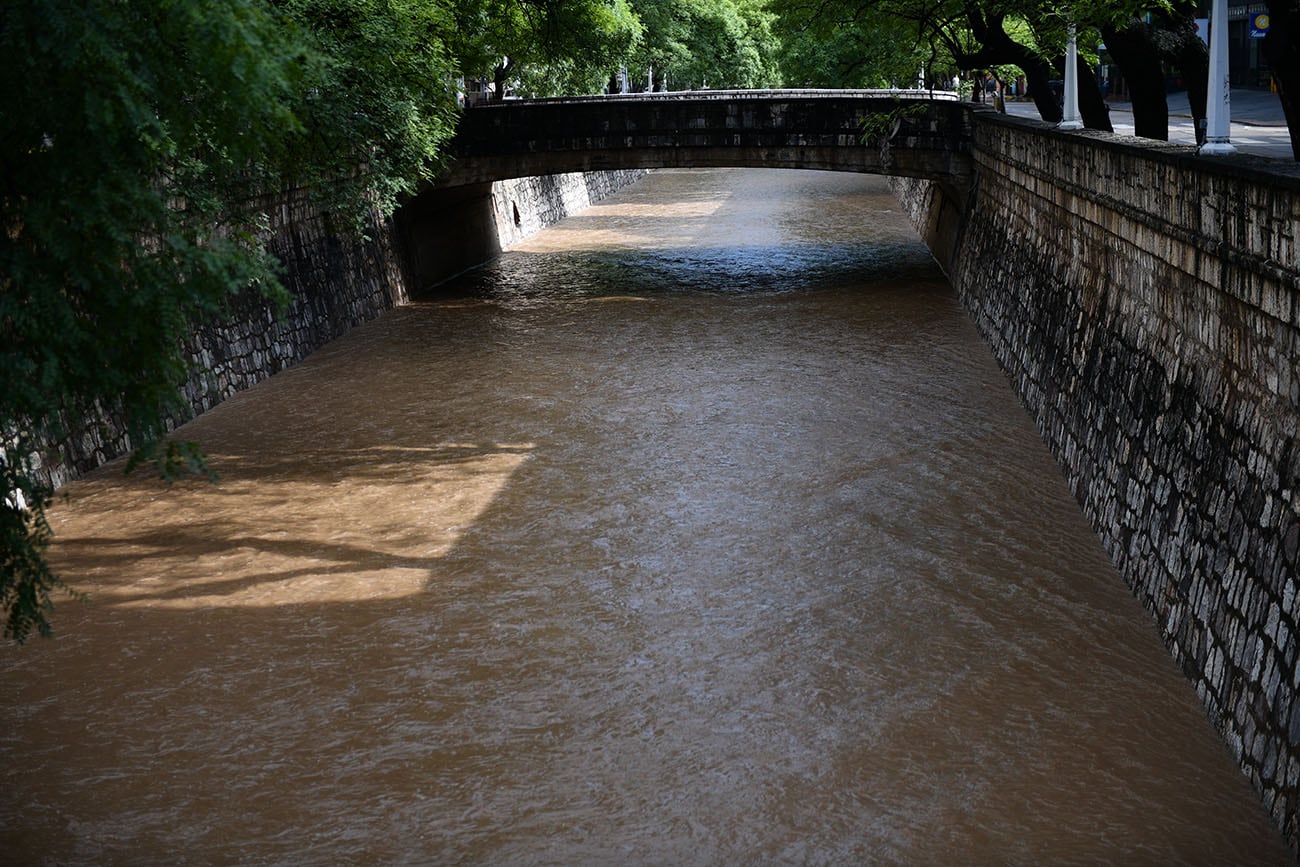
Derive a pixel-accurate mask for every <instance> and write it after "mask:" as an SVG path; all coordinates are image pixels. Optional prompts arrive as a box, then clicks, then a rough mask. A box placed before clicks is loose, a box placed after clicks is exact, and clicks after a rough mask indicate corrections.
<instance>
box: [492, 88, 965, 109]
mask: <svg viewBox="0 0 1300 867" xmlns="http://www.w3.org/2000/svg"><path fill="white" fill-rule="evenodd" d="M753 98H761V99H782V98H788V99H846V98H847V99H855V98H857V99H898V100H916V101H920V102H957V101H959V100H960V99H961V96H960V94H958V93H956V92H954V91H951V90H908V89H905V88H896V87H895V88H874V89H857V90H830V89H825V88H773V89H770V90H754V89H750V90H667V91H654V92H643V93H598V94H589V95H583V96H548V97H528V98H521V97H506V99H505V100H504V101H502V102H478V103H475V104H474V106H473V108H474V109H475V110H477V109H480V108H500V107H502V106H509V105H520V104H525V105H577V104H585V103H592V102H608V101H625V100H626V101H638V102H677V101H684V100H692V101H701V100H716V101H734V100H737V99H753Z"/></svg>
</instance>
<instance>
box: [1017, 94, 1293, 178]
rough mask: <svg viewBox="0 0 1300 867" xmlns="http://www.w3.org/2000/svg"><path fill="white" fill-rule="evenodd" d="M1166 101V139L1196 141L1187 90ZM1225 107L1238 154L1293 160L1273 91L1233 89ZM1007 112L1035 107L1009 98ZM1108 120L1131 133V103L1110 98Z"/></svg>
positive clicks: (1031, 113)
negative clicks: (1167, 116) (1167, 108)
mask: <svg viewBox="0 0 1300 867" xmlns="http://www.w3.org/2000/svg"><path fill="white" fill-rule="evenodd" d="M1168 102H1169V141H1171V142H1173V143H1176V144H1189V145H1194V144H1196V130H1195V128H1194V127H1193V125H1192V112H1191V108H1190V107H1189V106H1188V102H1187V92H1186V91H1182V92H1179V93H1172V94H1170V95H1169V97H1168ZM1229 109H1230V113H1229V117H1230V120H1231V121H1232V127H1231V130H1230V132H1229V135H1230V140H1231V142H1232V145H1233V147H1235V148H1236V149H1237V151H1238V153H1240V154H1243V155H1249V156H1260V157H1268V158H1270V159H1276V160H1286V161H1288V162H1291V163H1294V162H1295V158H1294V156H1293V155H1292V151H1291V136H1290V133H1289V132H1288V131H1287V128H1286V120H1285V119H1284V118H1283V116H1282V101H1281V100H1280V99H1278V96H1277V94H1276V93H1269V92H1268V91H1267V90H1246V89H1244V88H1239V89H1234V90H1233V91H1232V94H1231V101H1230V104H1229ZM1007 114H1014V115H1017V116H1019V117H1032V118H1037V117H1038V110H1037V109H1036V108H1035V107H1034V103H1033V102H1032V101H1023V102H1019V101H1012V102H1008V103H1007ZM1110 122H1111V125H1112V126H1113V127H1115V133H1116V134H1117V135H1128V136H1131V135H1133V106H1132V105H1131V104H1130V103H1127V102H1119V101H1112V102H1111V103H1110Z"/></svg>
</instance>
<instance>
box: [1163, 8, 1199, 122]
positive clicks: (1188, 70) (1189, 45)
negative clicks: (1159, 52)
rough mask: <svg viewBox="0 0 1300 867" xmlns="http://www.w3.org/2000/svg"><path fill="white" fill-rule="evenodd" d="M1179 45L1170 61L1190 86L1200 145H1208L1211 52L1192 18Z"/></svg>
mask: <svg viewBox="0 0 1300 867" xmlns="http://www.w3.org/2000/svg"><path fill="white" fill-rule="evenodd" d="M1177 37H1178V38H1177V42H1176V43H1175V47H1174V50H1173V52H1172V53H1171V54H1170V55H1169V56H1168V58H1167V59H1169V60H1172V61H1173V62H1174V63H1177V64H1178V68H1179V69H1181V70H1182V71H1183V80H1184V81H1186V82H1187V102H1188V104H1189V105H1190V106H1191V108H1192V123H1193V124H1194V125H1195V127H1196V143H1197V144H1205V100H1206V99H1207V98H1208V97H1209V93H1210V49H1209V46H1207V45H1206V44H1205V40H1204V39H1202V38H1201V37H1200V35H1199V34H1197V32H1196V25H1195V24H1194V23H1193V21H1192V18H1191V16H1190V15H1188V16H1187V17H1186V18H1185V19H1184V20H1183V22H1182V26H1180V27H1179V28H1178V32H1177Z"/></svg>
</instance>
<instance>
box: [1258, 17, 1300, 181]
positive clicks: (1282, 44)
mask: <svg viewBox="0 0 1300 867" xmlns="http://www.w3.org/2000/svg"><path fill="white" fill-rule="evenodd" d="M1268 14H1269V20H1270V26H1269V28H1268V36H1267V37H1265V39H1264V57H1265V58H1266V59H1267V60H1268V66H1269V69H1270V70H1272V72H1273V80H1274V81H1276V82H1277V90H1278V95H1279V96H1281V98H1282V113H1283V115H1284V116H1285V117H1286V127H1287V130H1288V131H1290V133H1291V156H1292V157H1293V158H1295V159H1296V160H1300V0H1272V2H1270V3H1269V4H1268Z"/></svg>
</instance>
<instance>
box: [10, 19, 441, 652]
mask: <svg viewBox="0 0 1300 867" xmlns="http://www.w3.org/2000/svg"><path fill="white" fill-rule="evenodd" d="M446 21H447V19H446V16H445V13H440V12H439V11H438V10H437V7H435V6H431V5H429V4H424V3H419V2H398V0H392V2H383V0H285V2H283V3H280V4H278V5H272V4H270V3H266V2H262V0H223V2H221V3H210V2H207V0H10V2H8V3H7V4H6V7H5V10H4V12H3V16H2V17H0V75H2V76H3V78H4V80H5V81H6V82H8V83H9V86H8V87H6V88H5V89H4V92H3V95H0V160H2V161H3V178H2V179H0V184H3V187H2V188H0V189H2V192H0V202H2V207H3V222H4V232H3V234H2V235H0V383H3V386H2V387H0V476H3V484H4V488H3V490H0V546H2V547H0V609H2V610H3V620H4V626H3V629H4V632H5V634H7V635H9V636H11V637H12V638H14V639H16V640H19V641H22V640H23V639H25V638H26V637H27V636H28V634H29V633H30V632H31V631H32V630H33V629H35V630H37V631H39V632H42V633H45V632H48V630H49V623H48V620H47V617H46V615H47V612H48V610H49V607H50V594H51V592H52V591H54V590H56V589H57V588H58V587H59V586H60V585H59V583H58V581H57V579H56V578H55V576H53V575H52V574H51V573H50V570H49V568H48V566H47V565H46V562H45V546H46V544H47V543H48V540H49V528H48V525H47V524H46V522H45V517H44V513H45V508H46V506H47V505H48V504H49V502H50V497H51V492H50V491H49V490H48V489H47V488H46V487H44V486H43V485H42V484H41V483H40V481H39V480H38V476H37V474H36V473H35V470H36V467H37V464H38V462H39V461H40V460H41V459H42V458H43V456H42V455H40V454H39V449H40V447H41V446H42V444H44V443H49V442H56V441H58V440H60V439H61V438H62V437H63V436H64V435H65V434H66V432H67V427H68V422H69V420H77V421H81V420H85V419H92V420H93V419H100V418H109V419H112V420H114V421H115V422H116V423H120V424H121V425H122V426H123V427H124V429H125V430H126V431H127V433H128V437H129V440H130V442H131V443H132V445H133V446H134V447H135V448H136V449H137V456H136V457H137V460H139V459H147V460H153V462H154V463H155V465H156V466H157V467H158V469H159V470H160V471H161V472H162V473H163V474H164V475H174V474H176V473H179V472H183V471H186V470H198V471H203V469H204V466H203V461H202V456H201V453H200V452H199V451H198V450H197V449H196V448H194V447H192V446H186V445H178V444H170V445H167V446H165V447H159V442H160V439H161V437H162V434H163V432H164V419H165V418H167V417H169V416H171V417H176V416H183V415H184V414H185V413H186V412H187V411H188V407H187V405H186V404H185V402H184V401H183V399H182V397H181V394H180V391H179V386H180V384H181V383H182V382H183V381H184V380H185V378H186V376H187V374H188V372H189V370H188V368H189V362H188V361H187V359H186V358H185V357H184V356H183V355H182V353H181V342H182V340H183V338H184V337H185V336H186V335H187V334H188V333H189V331H190V330H191V327H192V325H193V324H194V323H196V322H198V321H202V320H207V319H211V318H212V317H216V316H220V315H222V314H223V313H225V312H227V310H228V307H229V305H230V303H231V301H232V300H233V299H234V298H235V297H237V296H239V295H240V294H241V293H245V292H248V291H253V292H257V293H260V294H261V295H263V296H265V297H266V298H269V299H271V300H273V301H283V300H284V291H283V289H282V288H281V285H280V283H279V280H278V275H277V263H276V262H275V261H274V260H273V258H272V257H271V256H270V255H269V254H268V253H267V252H266V249H265V247H264V241H265V238H264V233H263V231H262V229H263V225H264V217H263V215H262V214H260V213H259V212H258V210H257V208H256V207H255V203H256V201H257V200H258V197H259V196H260V195H261V194H263V193H267V192H275V191H276V190H278V189H281V188H283V187H285V186H287V185H297V184H306V185H309V186H311V187H312V188H313V189H315V190H319V191H322V198H323V199H326V200H327V201H328V203H329V204H331V205H332V206H333V207H334V208H336V209H337V212H338V213H339V214H340V215H341V217H342V218H343V219H342V221H341V222H343V223H346V222H347V221H348V220H350V219H351V218H352V215H354V214H357V213H359V212H360V211H362V210H364V209H368V208H369V207H370V206H371V205H372V204H374V203H380V204H387V205H389V206H391V205H392V204H393V203H394V202H395V200H396V197H397V195H398V194H400V193H401V192H402V191H405V190H410V189H412V188H413V186H414V185H415V184H416V183H417V182H418V180H419V179H420V178H421V177H423V176H426V175H427V174H428V173H429V172H430V171H431V166H432V159H433V157H434V156H435V154H436V152H437V148H438V145H439V143H440V142H441V141H442V140H443V139H444V138H445V137H446V136H447V135H448V134H449V132H450V128H451V127H450V120H451V113H450V112H451V105H452V102H451V97H450V96H449V90H448V87H449V84H450V80H451V78H450V76H451V68H450V66H449V64H448V63H447V62H446V59H445V57H444V55H443V54H442V53H441V51H440V50H439V48H438V46H440V45H442V44H443V43H444V41H445V40H441V39H438V38H436V37H437V35H438V33H439V32H440V31H441V30H443V29H446V28H447V26H448V25H447V24H446Z"/></svg>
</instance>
